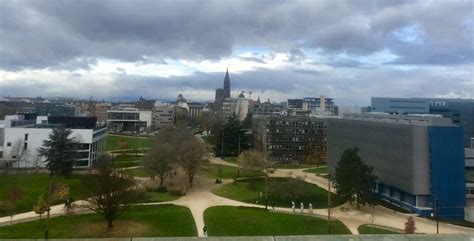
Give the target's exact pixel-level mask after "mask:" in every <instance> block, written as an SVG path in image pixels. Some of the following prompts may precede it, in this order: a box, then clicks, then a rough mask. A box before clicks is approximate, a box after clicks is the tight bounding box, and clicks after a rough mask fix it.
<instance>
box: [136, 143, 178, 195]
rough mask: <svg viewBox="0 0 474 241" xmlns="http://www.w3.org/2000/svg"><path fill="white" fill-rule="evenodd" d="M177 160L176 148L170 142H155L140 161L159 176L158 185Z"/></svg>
mask: <svg viewBox="0 0 474 241" xmlns="http://www.w3.org/2000/svg"><path fill="white" fill-rule="evenodd" d="M177 160H178V152H177V149H176V148H175V147H174V146H173V145H172V144H170V143H163V142H161V141H160V142H157V143H155V144H154V146H153V147H152V148H151V149H150V151H149V152H148V154H147V156H146V157H145V158H144V159H143V161H142V166H143V167H144V168H145V169H147V170H149V171H151V172H152V173H153V174H156V175H157V176H158V177H159V178H160V187H163V183H164V182H165V179H166V178H167V177H168V176H169V174H170V172H171V171H172V170H173V167H174V165H175V164H176V162H177Z"/></svg>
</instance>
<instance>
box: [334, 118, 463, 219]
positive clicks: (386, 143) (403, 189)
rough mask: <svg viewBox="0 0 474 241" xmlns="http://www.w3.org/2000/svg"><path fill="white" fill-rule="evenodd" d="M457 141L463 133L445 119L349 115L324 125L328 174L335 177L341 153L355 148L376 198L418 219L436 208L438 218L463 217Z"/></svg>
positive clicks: (460, 156)
mask: <svg viewBox="0 0 474 241" xmlns="http://www.w3.org/2000/svg"><path fill="white" fill-rule="evenodd" d="M462 142H463V140H462V129H461V128H459V127H455V126H453V124H452V123H451V120H450V119H448V118H439V117H433V116H403V115H399V116H396V115H388V114H385V115H376V114H349V115H345V116H344V118H343V119H328V120H327V153H328V154H327V163H328V171H329V173H330V174H331V175H335V167H336V165H337V162H338V161H339V158H340V156H341V154H342V153H343V152H344V150H346V149H348V148H353V147H355V146H357V147H359V149H360V151H359V155H360V157H361V158H362V160H363V161H365V162H366V163H367V164H369V165H372V166H373V167H374V174H375V175H377V176H378V182H377V185H376V192H377V193H378V194H379V195H380V197H382V198H383V199H386V200H388V201H390V202H393V203H395V204H396V205H399V206H402V207H405V208H407V209H410V210H412V211H414V212H416V213H418V214H420V215H423V216H429V215H431V214H432V213H433V212H434V209H435V206H436V205H438V208H439V213H440V216H442V217H445V218H463V217H464V210H463V207H464V205H465V202H466V194H465V190H466V186H465V180H464V169H465V167H464V148H463V143H462ZM436 202H437V204H436Z"/></svg>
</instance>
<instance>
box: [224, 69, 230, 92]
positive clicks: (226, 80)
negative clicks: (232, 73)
mask: <svg viewBox="0 0 474 241" xmlns="http://www.w3.org/2000/svg"><path fill="white" fill-rule="evenodd" d="M225 98H230V77H229V68H227V71H226V72H225V77H224V99H225Z"/></svg>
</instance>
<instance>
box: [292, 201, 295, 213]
mask: <svg viewBox="0 0 474 241" xmlns="http://www.w3.org/2000/svg"><path fill="white" fill-rule="evenodd" d="M295 206H296V205H295V202H294V201H291V209H293V212H295Z"/></svg>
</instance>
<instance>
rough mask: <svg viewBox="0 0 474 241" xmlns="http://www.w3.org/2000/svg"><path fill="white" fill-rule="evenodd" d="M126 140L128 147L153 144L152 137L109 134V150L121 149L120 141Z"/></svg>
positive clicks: (144, 146)
mask: <svg viewBox="0 0 474 241" xmlns="http://www.w3.org/2000/svg"><path fill="white" fill-rule="evenodd" d="M120 140H125V141H127V143H128V149H135V148H147V147H150V146H151V145H152V144H153V139H152V138H146V137H133V136H111V135H108V136H107V151H110V150H119V149H120V148H119V141H120Z"/></svg>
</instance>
